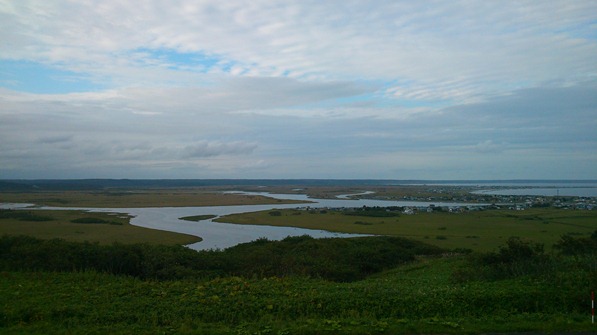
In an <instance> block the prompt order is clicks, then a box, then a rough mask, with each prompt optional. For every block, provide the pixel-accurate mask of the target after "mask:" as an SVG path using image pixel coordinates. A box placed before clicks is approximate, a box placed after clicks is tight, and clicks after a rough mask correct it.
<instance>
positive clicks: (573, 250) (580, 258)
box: [455, 230, 597, 287]
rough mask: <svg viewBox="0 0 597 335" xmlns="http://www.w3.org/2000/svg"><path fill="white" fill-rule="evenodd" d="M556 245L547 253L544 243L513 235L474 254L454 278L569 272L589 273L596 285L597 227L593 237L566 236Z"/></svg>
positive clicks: (485, 277) (544, 274)
mask: <svg viewBox="0 0 597 335" xmlns="http://www.w3.org/2000/svg"><path fill="white" fill-rule="evenodd" d="M553 247H554V249H555V251H556V253H546V252H545V247H544V245H543V244H541V243H535V242H532V241H528V240H522V239H520V238H517V237H511V238H509V239H508V241H507V242H506V244H505V245H503V246H501V247H500V248H499V250H498V251H495V252H488V253H480V254H472V255H471V256H470V257H469V262H468V265H467V266H466V267H465V268H463V269H460V270H458V271H456V272H455V279H457V280H459V281H468V280H501V279H508V278H516V277H521V276H535V277H542V278H551V277H557V276H561V274H564V273H567V274H568V275H571V277H577V278H578V279H580V278H581V277H586V276H588V278H590V279H591V280H590V281H591V282H592V285H593V287H597V230H596V231H595V232H594V233H593V234H592V235H591V236H590V237H572V236H570V235H563V236H562V237H561V238H560V240H559V241H558V242H557V243H555V244H554V245H553Z"/></svg>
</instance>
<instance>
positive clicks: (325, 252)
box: [0, 236, 443, 281]
mask: <svg viewBox="0 0 597 335" xmlns="http://www.w3.org/2000/svg"><path fill="white" fill-rule="evenodd" d="M441 252H443V250H442V249H440V248H437V247H433V246H430V245H426V244H423V243H420V242H415V241H411V240H407V239H402V238H395V237H362V238H350V239H344V238H330V239H314V238H312V237H310V236H300V237H288V238H286V239H284V240H282V241H268V240H267V239H263V238H262V239H259V240H256V241H254V242H250V243H245V244H240V245H238V246H235V247H232V248H229V249H226V250H218V251H200V252H197V251H194V250H191V249H188V248H185V247H182V246H161V245H146V244H133V245H123V244H113V245H109V246H105V245H98V244H92V243H76V242H67V241H64V240H59V239H54V240H39V239H35V238H31V237H26V236H16V237H14V236H12V237H11V236H4V237H2V238H1V239H0V270H27V271H84V270H95V271H99V272H107V273H111V274H118V275H129V276H134V277H138V278H143V279H160V280H164V279H168V280H169V279H182V278H190V277H202V278H214V277H217V276H228V275H236V276H245V277H271V276H309V277H316V278H323V279H328V280H334V281H354V280H359V279H363V278H365V277H366V276H368V275H370V274H373V273H376V272H379V271H383V270H385V269H389V268H391V267H394V266H396V265H398V264H401V263H404V262H408V261H412V260H413V259H414V256H415V255H432V254H439V253H441Z"/></svg>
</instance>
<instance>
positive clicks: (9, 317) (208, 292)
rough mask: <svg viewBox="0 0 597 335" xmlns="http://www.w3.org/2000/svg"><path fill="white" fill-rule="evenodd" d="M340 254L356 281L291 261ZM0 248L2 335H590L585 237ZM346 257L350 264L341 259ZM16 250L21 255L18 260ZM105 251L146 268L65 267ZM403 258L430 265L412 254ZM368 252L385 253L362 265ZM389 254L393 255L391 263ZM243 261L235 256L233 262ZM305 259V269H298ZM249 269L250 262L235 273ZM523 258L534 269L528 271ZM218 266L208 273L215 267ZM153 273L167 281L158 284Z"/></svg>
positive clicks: (590, 264) (25, 241) (592, 241)
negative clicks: (493, 243) (463, 242)
mask: <svg viewBox="0 0 597 335" xmlns="http://www.w3.org/2000/svg"><path fill="white" fill-rule="evenodd" d="M394 241H396V242H397V241H400V242H401V243H405V244H410V247H406V248H404V247H401V246H399V243H393V242H394ZM340 242H341V243H340ZM338 243H340V244H338ZM579 245H582V246H584V247H582V248H579V247H578V246H579ZM342 246H344V248H341V251H340V252H338V255H337V257H336V258H332V259H331V261H333V264H334V265H335V269H336V273H339V274H344V273H347V271H344V269H347V268H348V269H352V271H353V272H355V273H359V274H360V275H359V276H356V277H354V278H351V279H350V280H346V279H347V278H344V277H340V278H335V279H334V278H328V279H326V271H327V270H326V262H325V261H320V262H317V261H315V262H312V260H309V256H308V254H309V252H304V251H303V252H298V250H311V251H313V250H321V253H320V254H316V255H314V257H316V258H323V259H327V257H326V256H325V255H327V254H326V252H328V251H331V250H334V249H337V248H339V247H342ZM0 248H1V249H0V255H2V258H1V259H0V271H2V272H0V276H1V278H2V279H1V280H0V297H2V300H0V307H1V310H0V327H2V328H1V330H2V331H3V332H7V333H19V332H22V333H64V334H66V333H68V334H77V333H80V334H90V333H91V334H92V333H98V334H99V333H106V332H110V333H122V334H124V333H127V334H132V333H155V334H158V333H160V334H161V333H182V334H322V333H324V334H326V333H327V334H337V333H352V334H396V333H454V334H462V333H482V332H518V331H541V332H556V331H567V332H570V331H585V332H588V331H594V330H595V326H594V325H591V323H590V310H589V297H590V290H591V289H592V288H595V287H597V258H596V251H597V234H595V236H594V237H593V238H590V237H587V238H574V237H567V238H565V239H562V240H561V241H560V242H559V243H558V248H559V249H558V250H560V253H558V254H545V253H543V251H542V250H541V248H540V247H539V246H538V245H537V244H534V243H531V242H527V241H523V240H520V239H511V240H508V243H507V244H506V245H504V246H503V247H502V248H501V249H499V250H498V251H495V252H492V253H485V254H476V255H469V256H462V255H461V256H457V255H453V256H450V257H445V255H444V256H443V257H442V256H439V255H436V256H433V255H434V254H436V253H437V252H438V250H437V248H434V247H429V246H425V245H423V244H420V243H417V242H409V241H405V240H400V239H399V240H394V239H393V238H387V237H369V238H365V239H363V238H355V239H342V240H338V239H322V240H313V239H311V238H308V237H300V238H288V239H286V240H285V241H281V242H271V241H265V240H259V241H256V242H252V243H248V244H245V245H242V246H239V247H238V248H232V249H230V250H225V251H211V252H194V251H191V250H188V249H185V248H182V247H164V246H161V247H158V246H154V247H151V246H149V245H133V246H128V247H124V246H122V245H114V246H100V245H93V244H85V245H83V246H82V245H80V244H76V243H70V242H64V241H59V240H53V241H40V240H36V239H32V238H25V237H4V238H2V239H1V240H0ZM78 248H79V249H78ZM81 248H82V249H81ZM40 249H41V250H43V253H42V252H39V250H40ZM81 250H87V253H86V254H82V253H81ZM347 252H348V253H350V256H347V257H342V256H341V254H344V253H347ZM363 252H364V254H363V255H362V256H359V255H360V254H361V253H363ZM27 253H29V256H30V257H24V255H25V254H27ZM110 253H117V254H118V255H119V257H113V256H115V255H116V254H112V255H110V256H106V257H105V259H106V261H109V260H112V261H113V262H117V260H118V259H120V260H122V259H127V257H133V258H132V259H134V258H136V261H135V262H133V263H129V264H128V265H127V266H123V267H121V269H124V270H126V269H127V268H128V266H132V267H134V266H139V264H141V267H140V269H154V270H156V269H157V271H154V272H151V271H147V272H145V273H144V274H139V273H135V272H130V273H128V274H126V272H120V274H116V273H118V272H115V271H111V270H107V269H106V268H102V267H99V266H97V265H89V264H87V265H86V266H84V265H82V264H80V263H77V262H78V261H89V260H90V259H93V257H92V256H90V255H97V254H100V255H101V254H103V255H109V254H110ZM313 253H315V252H313ZM415 253H417V254H420V253H426V254H428V256H416V257H414V256H413V254H415ZM279 254H282V255H283V256H281V257H280V258H281V259H286V261H285V262H284V264H286V267H283V266H280V264H278V265H276V266H273V267H270V263H271V259H272V257H275V256H276V255H279ZM378 254H382V255H384V254H385V255H390V254H391V255H393V256H392V257H378V258H376V259H377V261H376V260H375V259H371V257H375V255H378ZM399 254H402V255H403V256H400V257H402V258H401V259H400V260H399V261H398V262H396V260H395V258H396V255H399ZM42 255H52V257H53V259H54V260H55V262H50V263H51V264H54V265H59V264H69V263H70V264H71V265H72V266H70V267H68V266H67V268H68V269H67V268H62V267H56V268H51V266H50V265H48V264H49V262H48V261H47V260H46V261H43V262H37V263H36V260H39V258H38V257H47V256H42ZM243 255H244V257H246V258H244V259H241V260H240V261H238V262H235V259H238V257H243ZM257 255H259V256H257ZM303 256H304V257H307V258H306V259H307V260H309V261H308V262H305V263H302V264H301V263H300V262H297V261H298V259H300V257H303ZM95 257H98V258H101V257H99V256H95ZM210 257H211V259H212V260H215V259H219V261H218V262H214V263H212V264H211V265H210V266H212V269H211V270H212V271H204V272H203V273H199V272H196V273H192V272H193V271H195V270H197V271H202V270H205V269H206V268H207V267H208V265H207V264H206V261H205V259H210ZM249 258H250V259H249ZM202 259H203V261H202ZM369 260H371V263H372V264H376V263H377V264H379V265H380V266H379V267H378V268H376V270H375V271H371V268H369V267H363V266H362V265H363V264H369V263H370V262H369ZM249 261H250V262H252V264H253V265H254V266H246V264H244V263H245V262H249ZM195 262H202V263H201V265H197V264H196V263H195ZM535 263H540V264H542V266H540V267H538V266H535V267H533V268H532V269H531V268H529V267H528V266H527V265H528V264H535ZM75 264H76V265H75ZM54 265H52V266H54ZM60 266H62V265H60ZM218 267H219V271H214V270H215V269H217V268H218ZM167 268H169V270H167V271H164V270H166V269H167ZM113 269H114V268H113ZM185 269H187V270H185ZM255 269H272V270H275V271H274V272H268V271H263V272H262V271H259V270H255ZM280 269H285V270H284V271H281V272H279V271H280ZM292 269H296V270H294V271H293V270H292ZM160 270H161V271H162V272H160ZM57 271H58V272H57ZM245 271H248V272H245ZM276 271H278V272H276ZM235 272H236V275H232V274H233V273H235ZM348 272H350V271H348ZM160 273H168V274H169V275H168V276H167V278H168V279H167V280H166V279H164V278H166V277H162V276H161V275H160ZM189 274H191V276H189Z"/></svg>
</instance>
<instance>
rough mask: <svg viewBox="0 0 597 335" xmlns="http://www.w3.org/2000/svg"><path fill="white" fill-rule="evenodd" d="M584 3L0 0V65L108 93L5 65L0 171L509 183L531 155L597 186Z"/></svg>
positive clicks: (550, 171)
mask: <svg viewBox="0 0 597 335" xmlns="http://www.w3.org/2000/svg"><path fill="white" fill-rule="evenodd" d="M596 13H597V4H596V3H595V2H594V1H573V2H570V1H550V2H536V1H530V0H529V1H516V2H479V1H467V0H459V1H450V2H445V1H431V0H430V1H420V2H413V1H368V2H367V1H349V2H346V1H323V2H322V1H315V0H307V1H271V0H256V1H251V2H246V1H243V2H240V1H200V2H198V1H186V0H176V1H169V2H163V1H155V0H150V1H144V2H141V3H140V2H133V1H120V0H119V1H116V0H107V1H102V2H101V3H98V2H96V1H91V0H84V1H75V2H73V1H36V0H22V1H8V0H0V22H1V23H0V40H1V41H3V43H0V62H1V61H2V60H13V61H16V62H20V61H23V62H33V63H35V64H41V66H40V67H41V68H43V67H44V66H45V67H49V68H52V69H53V70H55V72H56V73H58V75H56V74H55V73H52V76H50V77H51V78H50V79H53V80H54V81H55V83H56V85H60V83H61V81H62V82H63V81H67V80H68V81H69V82H71V84H72V82H73V81H74V83H75V84H76V83H77V82H81V83H87V81H92V82H93V83H95V84H98V85H99V86H100V87H103V88H102V89H101V90H99V89H98V90H93V91H88V92H82V93H70V91H69V92H67V93H64V94H33V93H26V92H27V91H29V92H32V90H27V84H26V80H24V78H23V77H24V76H25V75H27V74H26V73H24V72H15V73H13V72H11V70H12V69H3V70H1V71H0V83H2V84H6V85H11V86H7V87H13V88H14V87H21V86H18V83H19V82H23V83H25V84H22V85H23V86H22V87H21V91H19V90H18V89H12V90H9V89H2V88H0V106H1V108H0V167H1V168H0V172H2V175H6V176H14V177H23V176H24V177H36V176H38V175H39V174H43V173H44V172H43V171H40V170H39V168H38V169H37V170H36V168H35V166H43V167H44V169H46V170H47V171H49V172H47V176H60V175H61V173H62V174H63V175H68V176H79V175H80V176H87V177H94V176H98V177H99V176H112V177H124V176H121V174H122V173H130V174H131V175H130V176H129V177H140V176H144V177H162V176H163V177H199V178H200V177H227V176H228V177H230V176H232V177H237V176H250V177H273V176H277V177H280V178H284V177H314V178H318V177H322V178H324V177H336V175H334V174H335V173H336V174H338V175H337V177H347V178H356V177H367V178H378V177H379V178H461V177H462V178H468V177H473V176H475V178H477V176H478V177H479V178H493V177H498V176H503V177H504V178H524V177H534V176H535V175H534V174H531V175H528V174H527V175H525V173H528V171H531V172H533V170H532V169H531V166H533V164H536V165H537V166H539V167H537V169H538V170H540V171H539V172H540V173H538V174H537V176H539V175H541V176H554V177H555V178H560V177H564V178H565V177H569V178H584V177H593V178H595V172H594V171H595V169H594V167H595V163H596V162H597V158H596V157H595V151H594V148H595V146H596V145H597V138H596V137H595V136H596V135H595V129H597V128H596V127H597V124H596V123H595V122H596V121H595V115H596V114H595V113H596V112H597V110H596V106H597V101H596V100H595V97H596V96H597V93H596V90H595V82H596V80H597V79H596V78H597V68H596V67H595V60H594V59H595V55H596V54H597V39H595V36H597V30H596V29H597V27H596V26H595V24H594V22H595V20H597V14H596ZM60 70H64V71H70V72H68V73H66V74H64V75H62V76H61V75H60ZM4 74H7V75H6V76H5V77H6V78H4ZM29 75H31V74H29ZM55 76H58V78H55ZM38 77H39V78H45V77H43V76H38ZM66 77H68V78H66ZM33 78H34V80H35V78H37V76H35V74H34V75H33ZM50 79H47V80H50ZM96 87H97V86H96ZM520 155H524V157H520ZM497 156H499V159H496V158H495V157H497ZM558 157H565V159H566V160H567V162H566V163H569V162H575V163H574V165H575V168H574V170H572V169H570V170H569V171H567V168H566V166H565V164H564V162H563V161H562V162H559V161H558ZM587 162H588V163H587ZM592 164H593V165H592ZM500 169H501V170H500ZM477 170H478V172H475V171H477ZM61 171H63V172H61ZM500 171H502V172H500ZM86 173H88V174H89V175H85V174H86ZM541 173H542V174H541Z"/></svg>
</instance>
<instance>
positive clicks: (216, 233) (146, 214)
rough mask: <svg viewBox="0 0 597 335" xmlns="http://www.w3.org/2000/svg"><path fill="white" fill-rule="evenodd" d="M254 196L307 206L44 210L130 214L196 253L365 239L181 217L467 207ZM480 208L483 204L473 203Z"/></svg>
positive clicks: (137, 223)
mask: <svg viewBox="0 0 597 335" xmlns="http://www.w3.org/2000/svg"><path fill="white" fill-rule="evenodd" d="M236 193H244V194H251V195H263V196H268V197H271V198H276V199H291V200H301V201H305V202H310V203H305V204H272V205H245V206H209V207H149V208H101V209H98V208H64V207H42V208H43V209H55V210H66V209H83V210H89V211H96V212H117V213H127V214H130V215H132V216H134V217H133V218H132V219H131V224H132V225H135V226H139V227H145V228H152V229H159V230H165V231H172V232H177V233H185V234H190V235H194V236H199V237H201V238H202V239H203V241H201V242H198V243H194V244H191V245H189V246H188V247H190V248H192V249H195V250H206V249H225V248H228V247H232V246H235V245H237V244H239V243H246V242H250V241H254V240H256V239H258V238H261V237H266V238H268V239H270V240H281V239H284V238H285V237H287V236H300V235H305V234H307V235H310V236H313V237H315V238H322V237H350V236H362V235H357V234H344V233H333V232H329V231H324V230H312V229H302V228H292V227H272V226H256V225H239V224H229V223H221V222H213V220H204V221H199V222H192V221H185V220H179V218H180V217H184V216H191V215H217V216H223V215H228V214H238V213H246V212H255V211H263V210H271V209H284V208H297V207H307V206H308V207H311V208H342V207H345V208H354V207H363V206H381V207H386V206H412V207H426V206H429V205H430V204H435V205H439V206H458V205H467V204H462V203H441V202H416V201H383V200H367V199H359V200H347V199H346V198H347V196H345V197H343V199H311V198H308V197H307V196H306V195H304V194H270V193H267V192H236ZM474 205H480V204H474ZM2 207H3V208H17V207H25V206H22V204H2Z"/></svg>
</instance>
